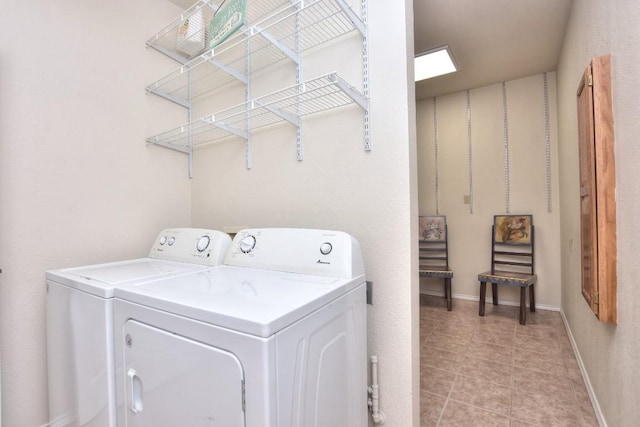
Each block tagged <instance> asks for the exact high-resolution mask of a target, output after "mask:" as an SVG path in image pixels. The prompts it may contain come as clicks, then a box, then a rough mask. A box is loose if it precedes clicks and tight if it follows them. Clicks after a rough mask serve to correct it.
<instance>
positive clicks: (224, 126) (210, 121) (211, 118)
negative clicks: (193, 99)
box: [201, 115, 249, 140]
mask: <svg viewBox="0 0 640 427" xmlns="http://www.w3.org/2000/svg"><path fill="white" fill-rule="evenodd" d="M201 120H202V121H203V122H205V123H208V124H210V125H212V126H215V127H217V128H218V129H222V130H223V131H225V132H229V133H230V134H233V135H235V136H239V137H240V138H243V139H244V140H247V139H249V132H247V131H246V130H242V129H238V128H236V127H233V126H230V125H228V124H226V123H225V122H223V121H222V120H216V119H215V117H214V116H213V115H211V116H207V117H203V118H202V119H201Z"/></svg>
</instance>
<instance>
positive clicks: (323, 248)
mask: <svg viewBox="0 0 640 427" xmlns="http://www.w3.org/2000/svg"><path fill="white" fill-rule="evenodd" d="M331 250H333V246H331V243H329V242H324V243H323V244H321V245H320V253H321V254H322V255H329V254H330V253H331Z"/></svg>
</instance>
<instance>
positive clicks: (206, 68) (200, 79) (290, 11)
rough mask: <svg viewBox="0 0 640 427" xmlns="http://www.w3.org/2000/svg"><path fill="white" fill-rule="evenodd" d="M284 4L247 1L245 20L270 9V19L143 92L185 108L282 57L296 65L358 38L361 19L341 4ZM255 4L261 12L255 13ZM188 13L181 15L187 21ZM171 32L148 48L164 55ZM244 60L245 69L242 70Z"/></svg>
mask: <svg viewBox="0 0 640 427" xmlns="http://www.w3.org/2000/svg"><path fill="white" fill-rule="evenodd" d="M200 3H205V4H200ZM285 4H287V5H288V6H283V4H282V2H281V1H278V0H267V1H265V2H250V3H249V5H254V6H252V7H250V8H249V11H250V12H251V15H253V16H260V15H259V13H261V12H262V11H264V10H265V9H270V10H271V11H272V12H271V14H270V15H269V16H268V17H267V18H263V19H261V20H259V21H253V22H255V23H254V24H252V25H248V26H247V27H246V28H244V29H243V30H242V31H239V32H237V33H236V34H235V35H234V36H232V37H230V38H229V39H228V40H226V41H225V42H223V43H222V44H220V45H219V46H217V47H216V48H214V49H207V50H204V52H203V53H201V54H199V55H198V56H197V57H195V58H194V59H191V60H189V61H186V62H184V61H181V62H184V63H183V65H182V66H180V67H179V68H178V69H176V70H174V71H173V72H172V73H170V74H168V75H167V76H165V77H163V78H161V79H159V80H157V81H155V82H153V83H151V84H150V85H148V86H147V87H146V90H147V91H148V92H151V93H154V94H157V95H160V96H163V97H165V98H167V99H169V100H172V101H174V102H177V103H178V104H180V105H183V106H188V105H189V103H190V101H192V100H194V99H196V98H197V97H199V96H202V95H204V94H206V93H208V92H209V91H211V90H212V89H213V88H218V87H221V86H223V85H224V84H226V83H229V82H230V81H234V80H238V81H241V82H243V83H245V84H246V83H247V82H248V79H249V76H247V74H246V73H247V70H248V71H249V72H256V71H258V70H260V69H262V68H264V67H267V66H269V65H271V64H274V63H277V62H279V61H281V60H284V59H287V58H288V59H289V60H291V61H293V62H294V63H296V64H298V63H299V61H300V53H301V52H302V51H305V50H307V49H310V48H313V47H316V46H319V45H321V44H323V43H326V42H328V41H330V40H334V39H336V38H337V37H340V36H342V35H344V34H347V33H350V32H352V31H354V30H358V31H360V32H361V33H363V34H364V31H365V29H364V24H363V22H362V20H361V19H360V17H359V16H358V15H357V14H356V13H355V12H354V11H353V10H352V9H351V8H350V7H349V6H348V5H347V4H346V3H345V1H344V0H315V1H312V2H310V3H309V2H307V3H306V4H305V3H304V2H302V1H298V2H295V3H293V4H291V3H289V2H285ZM257 5H261V6H262V7H260V8H258V7H257ZM198 8H199V10H202V9H211V7H210V3H209V2H199V3H198V4H196V5H194V7H192V8H191V9H198ZM191 9H189V10H188V11H186V12H185V14H184V15H185V16H188V14H189V11H191ZM274 10H275V11H274ZM191 13H193V11H192V12H191ZM248 13H249V12H248ZM262 16H264V15H262ZM250 18H251V16H250V17H248V18H247V21H248V22H250V21H249V20H250ZM182 19H184V17H183V18H182ZM180 22H182V21H181V19H180V18H178V19H176V21H174V23H172V25H170V27H175V26H177V25H179V24H180ZM173 33H175V30H171V29H169V27H168V28H167V29H165V30H163V31H161V32H160V33H158V34H157V35H156V36H154V37H153V38H152V39H151V40H154V43H153V44H150V46H152V47H155V48H156V49H159V50H161V51H163V52H164V51H165V50H167V49H168V47H167V46H165V44H170V43H166V40H167V39H171V38H173V42H174V44H175V35H174V34H173ZM161 42H162V43H161ZM149 43H150V42H148V44H149ZM165 53H167V52H165ZM167 54H169V53H167ZM172 54H174V55H175V53H172ZM170 56H171V55H170ZM182 58H183V59H185V58H184V57H182ZM249 58H250V69H249V68H248V67H247V61H248V60H249Z"/></svg>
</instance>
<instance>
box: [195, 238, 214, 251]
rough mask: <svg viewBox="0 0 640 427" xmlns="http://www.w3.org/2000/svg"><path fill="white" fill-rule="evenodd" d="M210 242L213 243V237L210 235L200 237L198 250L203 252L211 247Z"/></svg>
mask: <svg viewBox="0 0 640 427" xmlns="http://www.w3.org/2000/svg"><path fill="white" fill-rule="evenodd" d="M209 243H211V238H210V237H209V236H202V237H200V239H198V244H197V245H196V248H197V249H198V252H203V251H204V250H205V249H207V248H208V247H209Z"/></svg>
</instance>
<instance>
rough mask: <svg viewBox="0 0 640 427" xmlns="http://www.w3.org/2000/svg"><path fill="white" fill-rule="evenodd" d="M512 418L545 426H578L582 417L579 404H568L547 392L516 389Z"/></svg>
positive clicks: (513, 396) (512, 404) (512, 405)
mask: <svg viewBox="0 0 640 427" xmlns="http://www.w3.org/2000/svg"><path fill="white" fill-rule="evenodd" d="M511 418H515V419H518V420H522V421H526V422H529V423H533V424H536V425H540V426H545V427H578V426H580V425H582V417H581V414H580V410H579V408H578V407H577V405H568V404H566V403H564V402H562V401H560V400H558V399H555V398H553V397H552V396H549V395H548V394H545V393H529V392H525V391H521V390H517V389H514V390H513V395H512V403H511Z"/></svg>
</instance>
